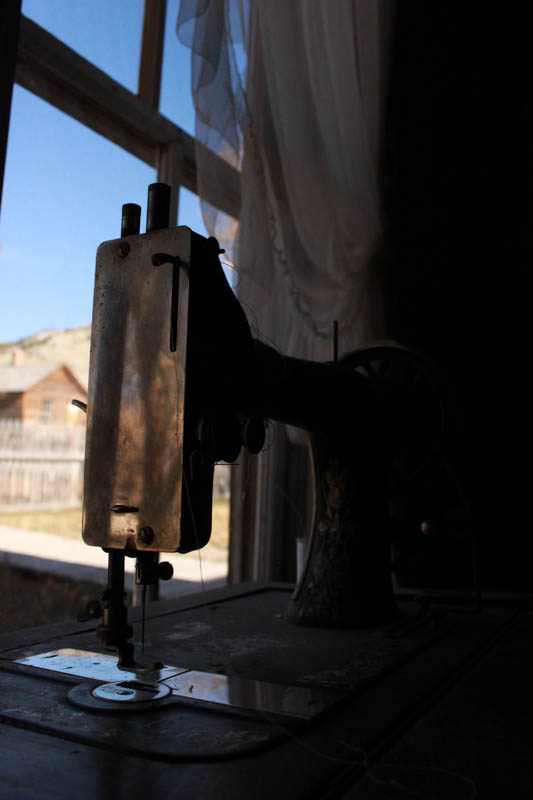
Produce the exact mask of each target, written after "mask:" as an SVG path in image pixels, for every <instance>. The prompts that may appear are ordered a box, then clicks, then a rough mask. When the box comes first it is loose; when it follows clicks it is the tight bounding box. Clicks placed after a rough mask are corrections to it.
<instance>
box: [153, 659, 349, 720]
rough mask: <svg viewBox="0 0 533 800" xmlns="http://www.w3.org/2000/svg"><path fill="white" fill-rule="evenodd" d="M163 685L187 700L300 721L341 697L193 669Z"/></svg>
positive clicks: (330, 693)
mask: <svg viewBox="0 0 533 800" xmlns="http://www.w3.org/2000/svg"><path fill="white" fill-rule="evenodd" d="M164 683H166V685H167V686H170V687H171V688H172V693H173V694H174V695H176V696H178V697H187V698H188V699H189V700H191V699H192V700H199V701H204V702H209V703H215V704H217V705H222V706H229V707H231V708H239V709H242V710H243V711H255V712H259V713H263V714H275V715H281V716H284V717H294V718H299V719H311V718H312V717H314V716H316V715H317V714H319V713H320V712H321V711H323V710H324V709H326V708H328V707H329V706H331V705H332V704H333V703H335V702H336V701H338V700H339V699H340V698H341V697H342V696H343V693H342V692H339V691H335V690H331V689H321V688H314V687H302V686H282V685H279V684H275V683H267V682H265V681H255V680H248V679H245V678H237V677H228V676H227V675H215V674H213V673H209V672H197V671H193V670H191V671H190V672H185V673H182V674H181V675H176V676H175V677H173V678H166V679H164Z"/></svg>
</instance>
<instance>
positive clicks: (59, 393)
mask: <svg viewBox="0 0 533 800" xmlns="http://www.w3.org/2000/svg"><path fill="white" fill-rule="evenodd" d="M73 399H77V400H82V401H83V402H86V401H87V392H86V390H85V389H84V388H83V386H82V385H81V383H80V382H79V381H78V380H77V379H76V378H75V377H74V375H73V373H72V372H71V370H70V369H69V368H68V367H67V366H66V365H65V364H11V365H9V366H0V419H11V420H18V421H21V422H34V423H35V422H41V423H42V424H45V425H50V424H53V425H62V424H74V425H79V424H85V415H84V414H83V412H81V411H79V410H78V409H77V408H76V407H75V406H73V405H72V404H71V401H72V400H73Z"/></svg>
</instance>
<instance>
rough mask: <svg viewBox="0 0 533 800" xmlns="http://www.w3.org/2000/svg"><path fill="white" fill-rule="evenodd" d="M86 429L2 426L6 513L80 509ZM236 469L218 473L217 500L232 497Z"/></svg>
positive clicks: (0, 477) (0, 480)
mask: <svg viewBox="0 0 533 800" xmlns="http://www.w3.org/2000/svg"><path fill="white" fill-rule="evenodd" d="M84 454H85V427H84V426H81V425H77V426H71V427H69V426H66V425H43V424H40V423H30V422H20V421H18V420H8V419H4V420H0V510H3V511H8V510H13V509H14V508H18V509H20V508H22V509H23V508H28V509H29V508H54V507H55V508H60V507H68V506H79V505H81V502H82V491H83V459H84ZM230 469H231V467H230V466H229V465H227V464H218V465H217V466H216V468H215V478H214V486H213V496H214V497H215V498H221V499H227V498H228V497H229V485H230Z"/></svg>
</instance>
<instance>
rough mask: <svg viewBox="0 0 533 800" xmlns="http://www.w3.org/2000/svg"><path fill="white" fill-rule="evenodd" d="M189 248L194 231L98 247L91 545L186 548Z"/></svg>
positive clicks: (87, 489)
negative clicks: (166, 258)
mask: <svg viewBox="0 0 533 800" xmlns="http://www.w3.org/2000/svg"><path fill="white" fill-rule="evenodd" d="M190 250H191V231H190V230H189V229H188V228H185V227H180V228H170V229H165V230H161V231H152V232H151V233H150V234H149V235H146V234H143V235H136V236H127V237H125V238H123V239H119V240H115V241H110V242H104V244H102V245H100V247H99V249H98V254H97V261H96V277H95V290H94V306H93V324H92V333H91V360H90V368H89V400H88V409H87V443H86V453H85V455H86V458H85V480H84V521H83V538H84V541H85V542H86V543H87V544H90V545H95V546H99V547H112V548H119V549H123V548H137V549H144V550H154V551H169V552H172V551H175V550H176V549H177V548H178V546H179V539H180V520H181V488H182V487H181V478H182V448H183V415H184V392H185V359H186V345H187V324H188V287H189V279H188V267H189V264H190ZM160 252H164V253H168V254H170V255H171V256H172V258H174V259H175V264H172V263H161V264H160V265H159V266H156V265H154V263H153V262H152V256H154V254H156V253H160ZM176 270H177V272H176ZM178 283H179V298H178V306H177V320H176V319H175V314H176V308H175V307H173V303H172V297H173V293H174V294H175V293H177V292H178V286H177V284H178ZM174 300H175V303H176V298H174ZM175 303H174V306H175ZM171 317H172V319H171ZM171 329H172V330H173V334H172V344H173V345H175V350H173V349H172V347H171ZM147 531H149V533H150V535H149V536H148V535H143V532H144V533H146V532H147Z"/></svg>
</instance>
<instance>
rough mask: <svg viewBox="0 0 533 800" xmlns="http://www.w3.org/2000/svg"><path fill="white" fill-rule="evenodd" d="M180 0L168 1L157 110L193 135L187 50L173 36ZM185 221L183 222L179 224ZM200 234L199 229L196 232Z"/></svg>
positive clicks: (189, 57) (188, 53) (189, 64)
mask: <svg viewBox="0 0 533 800" xmlns="http://www.w3.org/2000/svg"><path fill="white" fill-rule="evenodd" d="M179 4H180V0H168V4H167V17H166V27H165V46H164V50H163V69H162V79H161V98H160V103H159V107H160V111H161V113H162V114H164V116H165V117H168V119H170V120H172V122H174V123H176V125H179V126H180V128H183V130H184V131H187V133H190V134H191V136H194V106H193V102H192V95H191V51H190V50H189V48H188V47H185V45H183V44H182V43H181V42H180V40H179V39H178V37H177V35H176V22H177V19H178V9H179ZM183 224H185V223H183ZM198 232H199V233H200V231H198Z"/></svg>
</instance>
